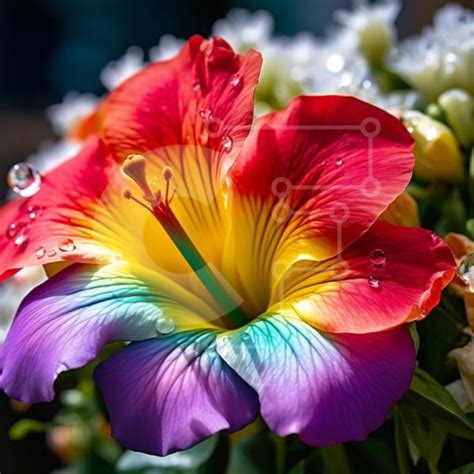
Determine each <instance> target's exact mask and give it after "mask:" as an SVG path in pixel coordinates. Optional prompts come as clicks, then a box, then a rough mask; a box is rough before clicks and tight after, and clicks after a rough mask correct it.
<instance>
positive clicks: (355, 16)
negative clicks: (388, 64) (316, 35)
mask: <svg viewBox="0 0 474 474" xmlns="http://www.w3.org/2000/svg"><path fill="white" fill-rule="evenodd" d="M399 12H400V2H399V1H396V0H385V1H383V2H380V3H371V4H370V3H368V1H366V0H359V1H357V2H354V10H353V11H347V10H338V11H336V13H335V14H334V18H335V20H336V22H337V23H338V24H339V25H341V27H342V29H343V31H344V34H345V36H346V41H347V42H350V43H352V44H353V45H354V46H355V48H357V49H358V50H359V52H360V53H361V54H362V55H363V56H364V57H366V58H367V59H368V60H369V61H372V62H379V61H380V60H382V59H383V58H384V56H385V54H386V53H387V52H388V51H389V49H390V48H391V47H392V45H393V43H394V41H395V39H396V37H397V32H396V29H395V20H396V18H397V16H398V14H399Z"/></svg>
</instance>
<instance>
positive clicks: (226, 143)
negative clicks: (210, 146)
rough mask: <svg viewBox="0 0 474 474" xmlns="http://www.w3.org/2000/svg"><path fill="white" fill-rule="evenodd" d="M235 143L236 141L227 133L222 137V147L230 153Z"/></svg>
mask: <svg viewBox="0 0 474 474" xmlns="http://www.w3.org/2000/svg"><path fill="white" fill-rule="evenodd" d="M233 145H234V142H233V141H232V138H231V137H230V136H229V135H226V136H225V137H224V138H223V139H222V148H224V151H225V152H226V153H230V152H231V151H232V147H233Z"/></svg>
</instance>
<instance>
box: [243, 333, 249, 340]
mask: <svg viewBox="0 0 474 474" xmlns="http://www.w3.org/2000/svg"><path fill="white" fill-rule="evenodd" d="M242 339H243V340H244V341H250V334H249V333H247V332H244V335H243V336H242Z"/></svg>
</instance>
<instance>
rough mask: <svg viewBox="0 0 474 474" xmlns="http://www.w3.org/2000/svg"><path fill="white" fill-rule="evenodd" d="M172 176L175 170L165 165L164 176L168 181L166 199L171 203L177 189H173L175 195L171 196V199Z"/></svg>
mask: <svg viewBox="0 0 474 474" xmlns="http://www.w3.org/2000/svg"><path fill="white" fill-rule="evenodd" d="M172 177H173V170H172V169H171V168H170V167H169V166H165V167H164V168H163V178H165V181H166V190H165V201H166V202H167V203H168V204H171V199H173V196H174V193H175V191H176V190H175V191H173V196H171V199H170V198H169V197H170V181H171V178H172Z"/></svg>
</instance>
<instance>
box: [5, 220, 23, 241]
mask: <svg viewBox="0 0 474 474" xmlns="http://www.w3.org/2000/svg"><path fill="white" fill-rule="evenodd" d="M19 230H20V226H19V225H18V224H15V223H13V224H10V226H9V227H8V229H7V231H6V232H5V234H6V236H7V238H9V239H13V238H14V237H15V236H16V235H17V234H18V232H19Z"/></svg>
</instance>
